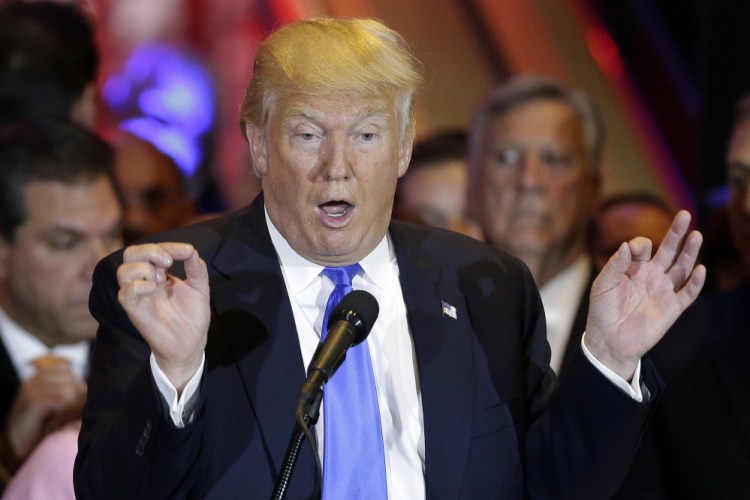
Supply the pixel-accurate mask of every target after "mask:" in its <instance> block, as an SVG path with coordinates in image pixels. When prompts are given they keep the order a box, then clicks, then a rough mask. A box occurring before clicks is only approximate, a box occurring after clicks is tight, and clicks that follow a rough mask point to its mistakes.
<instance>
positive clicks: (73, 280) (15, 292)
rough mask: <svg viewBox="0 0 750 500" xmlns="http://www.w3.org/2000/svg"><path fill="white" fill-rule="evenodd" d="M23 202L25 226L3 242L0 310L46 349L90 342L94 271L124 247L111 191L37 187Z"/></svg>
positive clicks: (107, 187)
mask: <svg viewBox="0 0 750 500" xmlns="http://www.w3.org/2000/svg"><path fill="white" fill-rule="evenodd" d="M24 195H25V206H26V211H27V215H28V217H27V219H26V221H25V222H24V223H23V224H22V225H21V226H19V227H18V229H17V230H16V235H15V239H14V240H13V241H10V242H9V241H7V240H5V239H4V238H0V305H2V307H3V309H4V310H5V311H6V313H7V314H9V315H10V316H11V317H12V318H13V319H14V320H15V321H16V322H17V323H18V324H19V325H21V326H22V327H23V328H24V329H26V330H27V331H29V332H30V333H31V334H33V335H35V336H36V337H38V338H39V339H40V340H42V341H43V342H45V343H46V344H47V345H50V346H52V345H57V344H67V343H73V342H78V341H81V340H90V339H93V338H94V336H95V334H96V321H95V320H94V319H93V318H92V317H91V315H90V313H89V309H88V296H89V291H90V290H91V276H92V273H93V270H94V266H95V264H96V263H97V261H98V260H99V259H101V258H102V257H104V256H105V255H107V254H108V253H110V252H112V251H114V250H116V249H117V248H119V247H120V246H121V245H122V242H121V237H120V219H121V216H122V214H121V211H120V206H119V203H118V201H117V198H116V197H115V193H114V191H113V189H112V186H111V184H110V182H109V180H107V179H106V178H105V177H101V178H99V179H97V180H94V181H91V182H90V183H87V184H74V185H69V184H64V183H60V182H52V181H49V182H48V181H44V182H42V181H33V182H31V183H29V184H28V185H27V186H26V187H25V189H24Z"/></svg>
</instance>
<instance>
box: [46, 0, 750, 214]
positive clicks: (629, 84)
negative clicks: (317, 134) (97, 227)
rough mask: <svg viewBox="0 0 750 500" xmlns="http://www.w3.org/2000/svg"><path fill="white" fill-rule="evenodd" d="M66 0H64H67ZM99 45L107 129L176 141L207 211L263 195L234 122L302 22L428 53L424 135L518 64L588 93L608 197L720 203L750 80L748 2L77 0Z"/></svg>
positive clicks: (172, 150)
mask: <svg viewBox="0 0 750 500" xmlns="http://www.w3.org/2000/svg"><path fill="white" fill-rule="evenodd" d="M61 1H62V0H61ZM77 3H79V4H80V5H81V6H82V7H83V8H84V10H85V11H86V12H87V13H88V14H89V15H90V16H91V17H92V20H93V22H94V24H95V26H96V29H97V38H98V42H99V46H100V49H101V54H102V68H101V71H100V75H99V82H100V108H99V123H98V125H97V127H98V128H100V129H101V130H111V129H113V128H115V127H121V128H125V129H126V130H129V131H131V132H133V133H135V134H137V135H140V136H145V137H147V138H148V139H149V140H151V141H152V142H155V143H156V144H157V145H158V147H159V148H160V149H162V150H163V151H165V152H167V153H168V154H169V155H170V156H172V158H173V159H174V160H175V162H176V163H177V164H178V166H179V167H180V169H181V170H182V171H183V172H184V173H185V174H186V175H187V176H188V177H189V180H190V189H191V191H192V192H193V194H194V196H195V197H196V198H197V199H198V200H199V202H200V210H202V211H204V212H209V211H215V210H224V209H233V208H237V207H239V206H242V205H244V204H246V203H247V202H248V201H249V200H251V199H252V197H253V196H254V194H255V193H256V192H257V191H258V189H259V187H258V182H257V179H255V177H254V175H253V174H252V169H251V168H250V165H249V158H248V154H247V146H246V143H245V141H244V138H243V137H242V135H241V133H240V130H239V126H238V109H239V105H240V102H241V100H242V96H243V92H244V86H245V84H246V82H247V81H248V79H249V77H250V76H251V73H252V57H253V53H254V50H255V47H256V46H257V44H258V42H259V41H260V40H261V39H262V38H263V37H264V36H265V35H266V34H267V33H268V32H269V31H271V30H272V29H274V28H275V27H277V26H279V25H282V24H285V23H287V22H289V21H292V20H294V19H297V18H300V17H307V16H314V15H341V16H367V17H375V18H378V19H380V20H382V21H384V22H385V23H386V24H388V25H389V26H391V27H392V28H394V29H396V30H397V31H399V32H401V33H402V34H403V35H404V36H405V37H406V39H407V40H408V42H409V43H410V45H411V47H412V49H413V51H414V52H415V53H416V55H417V56H418V57H419V58H420V59H421V61H422V62H423V64H424V71H425V74H426V77H427V85H426V87H425V89H424V91H423V93H422V95H421V96H420V99H419V102H418V134H419V135H426V134H428V133H431V132H433V131H436V130H441V129H447V128H463V127H466V126H467V124H468V120H469V116H470V115H471V112H472V110H473V108H474V106H475V105H476V104H477V102H478V101H479V99H480V98H481V97H482V96H483V95H484V94H485V93H486V92H487V91H488V90H489V89H490V88H492V87H493V86H494V85H495V84H496V83H498V82H500V81H502V80H504V79H505V78H507V77H508V76H509V75H512V74H516V73H521V72H535V73H544V74H548V75H551V76H554V77H557V78H559V79H562V80H563V81H565V82H567V83H569V84H571V85H573V86H576V87H582V88H584V89H586V90H587V91H588V92H590V93H591V94H592V95H593V96H594V97H595V99H596V100H597V102H598V104H599V105H600V106H601V108H602V111H603V114H604V118H605V124H606V130H607V143H606V150H605V161H604V166H603V175H604V178H603V181H604V184H603V191H604V193H603V194H604V195H605V196H609V195H612V194H616V193H619V192H626V191H646V192H653V193H655V194H658V195H661V196H662V197H664V198H665V199H667V200H668V201H669V202H670V203H671V204H672V205H673V206H674V207H676V208H687V209H690V210H691V211H693V213H695V214H696V215H698V216H704V215H706V214H707V213H709V212H710V211H712V210H713V209H714V208H715V207H716V206H720V205H721V204H722V203H723V202H724V199H725V196H726V195H725V192H726V191H725V188H724V177H725V175H724V145H725V143H726V140H727V136H728V133H729V127H730V124H731V118H732V103H733V102H734V101H735V100H736V99H737V97H738V96H739V95H740V94H742V93H744V92H745V91H746V90H748V89H750V67H749V65H747V64H746V57H747V56H748V55H750V30H748V29H747V28H746V26H745V24H746V23H745V20H746V19H747V14H750V2H743V1H731V0H726V1H721V2H714V1H709V0H682V1H680V2H672V1H667V0H409V1H403V0H372V1H366V0H158V1H154V0H80V1H79V2H77Z"/></svg>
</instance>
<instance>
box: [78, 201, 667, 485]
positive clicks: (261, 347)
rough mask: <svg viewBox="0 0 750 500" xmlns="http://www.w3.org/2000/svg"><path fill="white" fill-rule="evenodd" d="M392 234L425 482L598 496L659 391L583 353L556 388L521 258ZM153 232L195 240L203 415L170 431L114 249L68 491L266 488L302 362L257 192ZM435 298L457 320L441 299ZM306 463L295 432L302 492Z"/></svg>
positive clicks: (97, 290) (308, 480)
mask: <svg viewBox="0 0 750 500" xmlns="http://www.w3.org/2000/svg"><path fill="white" fill-rule="evenodd" d="M390 234H391V237H392V240H393V243H394V247H395V251H396V255H397V259H398V264H399V270H400V280H401V286H402V290H403V295H404V300H405V302H406V306H407V310H408V318H407V319H408V322H409V327H410V331H411V333H412V336H413V340H414V346H415V351H416V357H417V368H418V371H419V381H420V386H421V391H422V405H423V412H424V432H425V447H426V450H425V453H426V458H425V477H424V481H425V483H426V489H427V496H428V497H429V498H447V499H456V498H505V499H513V498H519V499H520V498H528V497H530V498H556V499H562V498H576V499H581V498H586V499H595V498H606V497H608V496H609V495H610V494H611V493H612V492H613V491H614V489H615V488H616V487H617V485H618V484H619V482H620V481H621V480H622V478H623V477H624V474H625V473H626V471H627V467H628V464H629V461H630V458H631V457H632V455H633V454H634V453H635V448H636V445H637V441H638V439H639V436H640V434H641V432H642V430H643V428H644V425H645V422H646V420H647V417H648V415H649V414H650V411H651V408H652V407H653V399H652V401H650V402H648V403H646V404H638V403H636V402H634V401H633V400H632V399H630V398H629V397H628V396H627V395H625V394H624V393H622V392H621V391H620V390H619V389H617V388H616V387H614V385H613V384H611V383H610V382H609V381H607V380H606V379H605V378H604V377H603V376H602V375H601V374H599V373H598V372H597V371H596V369H595V368H593V367H592V366H591V365H590V364H589V363H588V362H587V361H586V360H585V358H583V357H582V356H581V357H577V358H575V359H574V360H573V362H572V364H571V366H570V369H569V372H568V376H567V377H566V381H565V383H564V384H562V385H561V386H560V387H559V389H558V390H557V391H555V393H554V396H553V397H552V398H551V399H550V393H551V391H552V389H553V387H554V385H555V378H554V375H553V374H552V372H551V371H550V370H549V367H548V360H549V346H548V344H547V342H546V336H545V334H546V332H545V327H544V316H543V312H542V308H541V302H540V300H539V295H538V293H537V290H536V287H535V286H534V283H533V280H532V278H531V275H530V273H529V272H528V270H527V269H526V268H525V267H524V266H523V265H522V264H521V263H520V261H518V260H517V259H514V258H512V257H509V256H507V255H505V254H501V253H498V252H496V251H495V250H492V249H490V248H489V247H488V246H486V245H484V244H481V243H479V242H475V241H474V240H470V239H469V238H466V237H462V236H459V235H456V234H454V233H450V232H447V231H442V230H433V229H428V228H423V227H417V226H412V225H407V224H403V223H399V222H393V223H392V224H391V226H390ZM159 239H161V240H166V241H172V240H180V241H189V242H191V243H192V244H194V245H195V246H196V247H197V248H198V250H199V252H200V254H201V256H202V257H203V259H204V260H205V261H206V263H207V265H208V270H209V275H210V284H211V305H212V321H211V326H210V329H209V341H208V342H209V343H208V346H207V348H206V357H207V368H206V371H205V374H204V379H203V382H202V386H201V389H200V397H199V401H198V403H197V406H196V414H195V418H194V420H193V421H192V423H191V424H189V425H188V426H187V427H186V428H184V429H176V428H175V427H173V426H172V425H171V423H170V421H169V416H168V415H166V416H165V414H164V411H163V404H162V402H161V400H160V396H158V393H157V391H156V389H155V386H154V383H153V382H152V374H151V372H150V368H149V364H148V360H147V357H148V354H149V349H148V346H147V345H146V344H145V342H144V341H143V340H142V338H141V337H140V336H139V334H138V333H137V331H135V330H134V328H133V327H132V325H131V324H130V322H129V321H128V320H127V318H126V316H125V314H124V312H123V311H122V309H121V307H120V306H119V304H118V302H117V297H116V296H117V284H116V278H115V270H116V268H117V267H118V265H119V264H120V262H121V257H122V256H121V254H119V253H118V254H115V255H113V256H110V257H109V258H107V259H105V260H104V261H103V262H101V263H100V265H99V266H98V267H97V270H96V272H95V276H94V288H93V291H92V297H91V309H92V312H93V313H94V315H95V316H96V318H97V319H98V320H99V322H100V329H99V333H98V337H97V341H96V344H95V347H94V356H93V365H92V371H91V375H90V377H89V401H88V403H87V406H86V409H85V411H84V421H83V429H82V432H81V435H80V439H79V454H78V457H77V460H76V467H75V485H76V493H77V495H78V498H82V499H87V498H183V497H188V498H221V499H226V498H264V497H269V496H270V495H271V492H272V490H273V486H274V481H275V479H276V478H277V477H278V474H279V468H280V465H281V463H282V461H283V457H284V454H285V451H286V447H287V443H288V441H289V436H290V433H291V431H292V428H293V425H294V408H295V400H296V395H297V393H298V390H299V388H300V386H301V384H302V382H303V381H304V379H305V368H304V366H303V361H302V357H301V354H300V349H299V342H298V339H297V333H296V330H295V325H294V318H293V315H292V310H291V305H290V302H289V299H288V297H287V293H286V290H285V285H284V280H283V277H282V274H281V271H280V267H279V262H278V260H277V257H276V254H275V251H274V248H273V246H272V244H271V240H270V237H269V235H268V230H267V228H266V225H265V220H264V216H263V207H262V197H259V198H258V199H256V201H255V202H254V203H253V204H252V205H251V206H250V207H248V208H247V209H245V210H243V211H242V212H240V213H238V214H235V215H232V216H228V217H224V218H220V219H216V220H212V221H208V222H206V223H203V224H200V225H198V226H194V227H192V228H187V229H182V230H178V231H176V232H172V233H170V234H167V235H163V236H162V237H160V238H159ZM441 300H445V301H446V302H448V303H450V304H452V305H454V306H455V307H456V309H457V319H452V318H450V317H448V316H444V315H443V314H442V311H441V306H440V303H441ZM644 374H645V381H646V383H647V384H648V385H649V388H650V391H651V393H652V395H655V394H656V393H657V392H658V391H659V387H660V386H659V382H658V380H657V379H658V377H656V375H655V373H654V372H653V371H652V370H651V369H650V367H649V366H645V369H644ZM314 472H315V469H314V465H313V457H312V454H311V453H310V450H309V448H308V447H305V448H304V449H303V450H302V453H301V455H300V459H299V462H298V463H297V467H296V469H295V472H294V476H293V478H292V481H291V484H290V487H289V498H293V499H296V498H307V496H308V495H309V493H310V492H311V490H312V487H313V481H314ZM363 473H366V471H363ZM415 480H419V478H415Z"/></svg>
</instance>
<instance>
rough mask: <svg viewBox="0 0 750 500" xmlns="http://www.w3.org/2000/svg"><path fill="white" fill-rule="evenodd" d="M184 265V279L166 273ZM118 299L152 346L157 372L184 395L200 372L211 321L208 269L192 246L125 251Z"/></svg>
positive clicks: (161, 245)
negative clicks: (180, 264)
mask: <svg viewBox="0 0 750 500" xmlns="http://www.w3.org/2000/svg"><path fill="white" fill-rule="evenodd" d="M176 260H178V261H184V267H185V275H186V279H185V280H181V279H179V278H177V277H175V276H173V275H171V274H169V272H168V270H169V268H170V266H171V265H172V264H173V263H174V261H176ZM117 281H118V283H119V285H120V292H119V294H118V299H119V301H120V304H122V307H123V308H124V309H125V311H126V312H127V314H128V317H129V318H130V321H132V323H133V325H134V326H135V327H136V328H137V329H138V331H139V332H140V333H141V335H142V336H143V338H144V339H145V340H146V342H148V344H149V346H150V347H151V351H152V352H153V353H154V356H155V357H156V362H157V363H158V365H159V368H161V370H162V371H163V372H164V373H165V375H166V376H167V377H168V378H169V380H170V381H171V382H172V384H173V385H174V386H175V388H177V390H178V391H181V390H182V388H183V387H184V385H185V384H186V383H187V381H188V380H189V379H190V377H192V375H193V374H195V372H196V371H197V370H198V367H199V366H200V363H201V360H202V359H203V350H204V348H205V347H206V338H207V334H208V324H209V320H210V309H209V287H208V273H207V271H206V264H205V262H203V260H202V259H201V258H200V256H199V255H198V252H197V251H196V250H195V248H193V247H192V245H189V244H187V243H154V244H144V245H135V246H131V247H128V248H126V249H125V253H124V257H123V264H122V265H120V267H119V268H118V270H117Z"/></svg>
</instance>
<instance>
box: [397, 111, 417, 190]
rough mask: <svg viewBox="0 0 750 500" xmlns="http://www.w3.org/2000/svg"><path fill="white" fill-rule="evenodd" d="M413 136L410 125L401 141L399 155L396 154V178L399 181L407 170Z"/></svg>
mask: <svg viewBox="0 0 750 500" xmlns="http://www.w3.org/2000/svg"><path fill="white" fill-rule="evenodd" d="M414 134H415V128H414V125H413V124H412V126H411V127H409V131H408V132H407V133H406V136H405V137H404V138H403V140H402V141H401V146H400V147H399V153H398V177H399V179H400V178H401V176H403V175H404V174H405V173H406V171H407V169H408V168H409V162H410V161H411V151H412V148H413V147H414Z"/></svg>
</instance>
